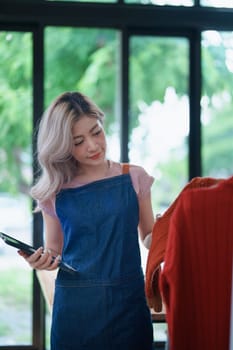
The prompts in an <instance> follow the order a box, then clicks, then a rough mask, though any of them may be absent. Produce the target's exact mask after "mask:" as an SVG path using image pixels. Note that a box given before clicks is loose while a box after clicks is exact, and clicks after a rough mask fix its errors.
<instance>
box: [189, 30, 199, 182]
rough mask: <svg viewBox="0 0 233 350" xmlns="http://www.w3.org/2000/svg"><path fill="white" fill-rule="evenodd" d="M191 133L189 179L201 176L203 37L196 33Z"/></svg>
mask: <svg viewBox="0 0 233 350" xmlns="http://www.w3.org/2000/svg"><path fill="white" fill-rule="evenodd" d="M189 62H190V77H189V98H190V133H189V178H190V179H191V178H193V177H195V176H201V173H202V170H201V109H200V100H201V35H200V32H199V31H194V32H193V34H192V35H191V38H190V58H189Z"/></svg>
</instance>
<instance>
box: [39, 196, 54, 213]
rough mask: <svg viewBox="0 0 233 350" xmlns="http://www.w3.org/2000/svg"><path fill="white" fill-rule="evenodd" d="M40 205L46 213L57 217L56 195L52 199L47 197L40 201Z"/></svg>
mask: <svg viewBox="0 0 233 350" xmlns="http://www.w3.org/2000/svg"><path fill="white" fill-rule="evenodd" d="M38 207H39V208H40V209H41V210H43V211H44V212H45V213H46V214H48V215H50V216H52V217H54V218H55V217H57V214H56V210H55V197H52V198H50V199H47V200H46V201H44V202H40V201H39V202H38Z"/></svg>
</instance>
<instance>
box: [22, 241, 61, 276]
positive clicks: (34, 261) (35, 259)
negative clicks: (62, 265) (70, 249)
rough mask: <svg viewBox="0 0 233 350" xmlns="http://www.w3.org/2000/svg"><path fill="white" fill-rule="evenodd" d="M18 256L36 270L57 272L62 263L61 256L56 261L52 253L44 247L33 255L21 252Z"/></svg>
mask: <svg viewBox="0 0 233 350" xmlns="http://www.w3.org/2000/svg"><path fill="white" fill-rule="evenodd" d="M18 254H19V255H20V256H22V257H23V258H24V259H25V260H26V261H27V263H28V264H29V265H30V266H31V267H32V268H33V269H36V270H55V269H57V268H58V265H59V262H60V261H61V257H60V255H58V256H57V257H56V258H55V259H54V257H53V255H52V253H51V251H50V250H49V249H44V248H43V247H40V248H38V249H37V250H36V251H35V253H33V254H32V255H28V254H27V253H25V252H23V251H22V250H19V251H18Z"/></svg>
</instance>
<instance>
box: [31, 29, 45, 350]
mask: <svg viewBox="0 0 233 350" xmlns="http://www.w3.org/2000/svg"><path fill="white" fill-rule="evenodd" d="M43 108H44V28H43V27H42V26H40V25H39V26H38V27H36V28H35V30H34V36H33V135H32V147H33V155H35V154H36V137H35V130H36V129H37V125H38V122H39V119H40V116H41V115H42V112H43ZM36 174H37V175H38V165H37V163H36V157H33V178H35V177H36ZM33 244H34V246H36V247H38V246H41V245H43V225H42V218H41V215H40V214H39V213H37V214H34V217H33ZM32 307H33V345H35V346H36V349H38V350H44V349H45V348H46V347H45V300H44V298H43V294H42V292H41V288H40V284H39V281H38V279H37V276H36V273H35V271H34V272H33V306H32Z"/></svg>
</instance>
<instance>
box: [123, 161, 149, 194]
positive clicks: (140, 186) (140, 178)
mask: <svg viewBox="0 0 233 350" xmlns="http://www.w3.org/2000/svg"><path fill="white" fill-rule="evenodd" d="M129 173H130V176H131V179H132V183H133V187H134V189H135V192H136V193H137V195H138V198H140V199H142V198H145V197H146V196H147V195H148V194H149V193H150V190H151V186H152V184H153V182H154V177H153V176H150V175H149V174H148V173H147V172H146V171H145V169H144V168H142V167H140V166H137V165H130V170H129Z"/></svg>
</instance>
